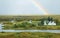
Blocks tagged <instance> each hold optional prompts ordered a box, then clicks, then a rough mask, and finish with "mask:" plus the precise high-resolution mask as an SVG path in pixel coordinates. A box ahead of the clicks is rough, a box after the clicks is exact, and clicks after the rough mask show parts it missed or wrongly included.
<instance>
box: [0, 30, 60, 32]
mask: <svg viewBox="0 0 60 38" xmlns="http://www.w3.org/2000/svg"><path fill="white" fill-rule="evenodd" d="M0 32H49V33H60V30H0Z"/></svg>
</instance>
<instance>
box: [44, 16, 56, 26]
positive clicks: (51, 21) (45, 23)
mask: <svg viewBox="0 0 60 38" xmlns="http://www.w3.org/2000/svg"><path fill="white" fill-rule="evenodd" d="M43 24H44V25H56V22H55V21H54V20H53V18H51V17H48V18H47V19H44V20H43Z"/></svg>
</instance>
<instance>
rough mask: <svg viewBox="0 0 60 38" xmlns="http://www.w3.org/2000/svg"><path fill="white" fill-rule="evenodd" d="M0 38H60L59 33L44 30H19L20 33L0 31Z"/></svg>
mask: <svg viewBox="0 0 60 38" xmlns="http://www.w3.org/2000/svg"><path fill="white" fill-rule="evenodd" d="M0 38H60V33H46V32H20V33H4V32H2V33H0Z"/></svg>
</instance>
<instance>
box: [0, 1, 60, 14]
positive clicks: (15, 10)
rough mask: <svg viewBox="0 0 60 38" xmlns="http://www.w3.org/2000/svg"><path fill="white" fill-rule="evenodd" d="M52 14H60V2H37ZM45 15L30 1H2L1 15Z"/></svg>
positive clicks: (0, 5) (0, 4) (0, 2)
mask: <svg viewBox="0 0 60 38" xmlns="http://www.w3.org/2000/svg"><path fill="white" fill-rule="evenodd" d="M36 1H37V2H39V3H41V4H42V6H43V7H44V8H46V9H47V10H48V12H49V13H50V14H60V0H36ZM27 14H28V15H38V14H39V15H44V13H43V12H42V11H41V10H39V9H38V8H37V7H36V6H35V5H34V4H33V3H32V2H31V1H29V0H0V15H27Z"/></svg>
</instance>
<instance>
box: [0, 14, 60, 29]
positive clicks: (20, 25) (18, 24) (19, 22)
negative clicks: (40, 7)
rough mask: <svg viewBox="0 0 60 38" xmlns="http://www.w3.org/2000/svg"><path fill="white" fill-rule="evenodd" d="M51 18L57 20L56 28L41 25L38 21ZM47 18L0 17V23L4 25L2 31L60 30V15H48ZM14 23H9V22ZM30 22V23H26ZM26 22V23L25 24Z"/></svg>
mask: <svg viewBox="0 0 60 38" xmlns="http://www.w3.org/2000/svg"><path fill="white" fill-rule="evenodd" d="M49 16H50V17H52V18H53V19H54V20H57V23H58V24H57V25H56V26H53V25H51V26H49V25H46V26H44V25H41V24H40V21H41V19H42V18H47V17H49ZM49 16H0V23H3V24H4V28H3V29H18V30H31V29H36V30H37V29H38V30H60V15H49ZM12 20H13V21H14V22H11V21H12ZM29 20H32V23H31V24H30V23H28V22H29ZM26 21H27V22H26ZM14 23H15V24H14Z"/></svg>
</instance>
